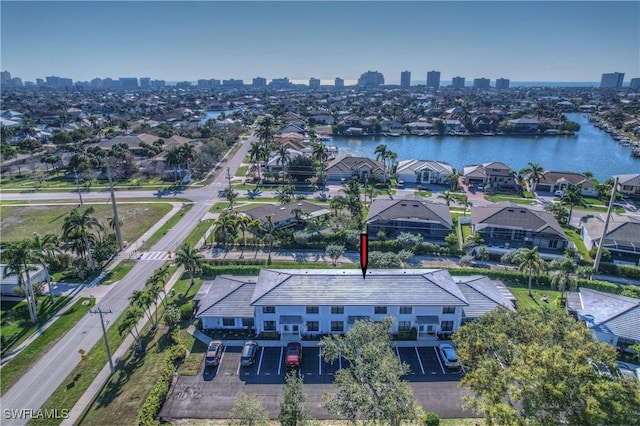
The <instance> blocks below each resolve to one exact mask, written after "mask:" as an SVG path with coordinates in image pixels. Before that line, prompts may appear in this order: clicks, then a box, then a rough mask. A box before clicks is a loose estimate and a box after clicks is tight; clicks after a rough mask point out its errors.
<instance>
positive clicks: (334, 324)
mask: <svg viewBox="0 0 640 426" xmlns="http://www.w3.org/2000/svg"><path fill="white" fill-rule="evenodd" d="M331 331H333V332H340V333H341V332H343V331H344V322H342V321H331Z"/></svg>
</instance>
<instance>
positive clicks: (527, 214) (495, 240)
mask: <svg viewBox="0 0 640 426" xmlns="http://www.w3.org/2000/svg"><path fill="white" fill-rule="evenodd" d="M471 231H472V232H477V233H478V234H479V235H480V236H481V237H482V239H483V240H484V243H485V244H486V245H487V246H496V247H503V248H506V249H518V248H531V247H538V249H539V251H540V252H541V253H542V252H547V253H552V254H561V253H562V252H563V251H564V249H565V248H567V246H568V244H569V240H568V238H567V236H566V235H565V233H564V231H563V230H562V227H561V226H560V225H559V224H558V221H556V219H555V218H554V217H553V215H552V214H551V213H549V212H547V211H544V210H535V209H531V208H528V207H525V206H522V205H519V204H515V203H496V204H492V205H487V206H473V207H471Z"/></svg>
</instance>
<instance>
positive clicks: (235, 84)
mask: <svg viewBox="0 0 640 426" xmlns="http://www.w3.org/2000/svg"><path fill="white" fill-rule="evenodd" d="M222 86H223V87H228V88H236V89H240V88H242V87H244V81H243V80H236V79H235V78H230V79H229V80H222Z"/></svg>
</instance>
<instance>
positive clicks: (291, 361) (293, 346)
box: [285, 342, 302, 370]
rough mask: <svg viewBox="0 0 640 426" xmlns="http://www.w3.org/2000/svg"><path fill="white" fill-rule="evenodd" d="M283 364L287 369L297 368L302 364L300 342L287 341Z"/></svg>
mask: <svg viewBox="0 0 640 426" xmlns="http://www.w3.org/2000/svg"><path fill="white" fill-rule="evenodd" d="M285 366H286V367H287V370H298V369H300V367H301V366H302V345H301V344H300V343H298V342H289V343H287V354H286V356H285Z"/></svg>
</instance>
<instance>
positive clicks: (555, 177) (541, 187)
mask: <svg viewBox="0 0 640 426" xmlns="http://www.w3.org/2000/svg"><path fill="white" fill-rule="evenodd" d="M569 185H577V186H579V187H580V192H581V194H582V195H584V196H586V197H595V196H597V195H598V191H596V186H595V185H594V183H593V182H592V181H591V179H589V178H588V177H586V176H585V175H583V174H581V173H573V172H553V171H545V172H542V174H541V176H540V181H539V182H538V184H537V185H536V191H539V192H549V193H551V194H553V193H555V192H556V191H566V190H567V188H569Z"/></svg>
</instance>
